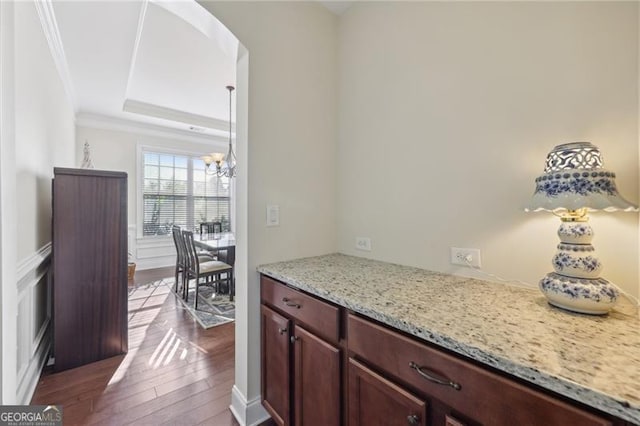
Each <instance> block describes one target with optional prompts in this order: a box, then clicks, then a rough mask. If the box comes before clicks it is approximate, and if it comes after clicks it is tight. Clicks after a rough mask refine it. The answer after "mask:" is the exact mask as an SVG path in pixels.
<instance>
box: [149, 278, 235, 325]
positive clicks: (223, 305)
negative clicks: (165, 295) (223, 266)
mask: <svg viewBox="0 0 640 426" xmlns="http://www.w3.org/2000/svg"><path fill="white" fill-rule="evenodd" d="M174 282H175V281H174V278H173V277H171V278H163V279H162V280H159V281H156V282H154V283H151V284H150V285H151V286H161V285H165V286H167V287H169V289H171V290H172V291H171V294H172V295H173V296H174V297H175V298H176V299H178V300H179V301H180V302H181V303H182V306H183V307H184V308H185V309H186V310H187V311H188V312H189V313H190V314H191V316H192V317H193V318H194V319H195V320H196V321H197V322H198V324H200V326H201V327H202V328H205V329H207V328H211V327H215V326H217V325H222V324H226V323H228V322H231V321H234V320H235V315H236V305H235V304H234V303H233V302H230V301H229V295H228V294H220V293H216V292H215V289H214V288H212V287H209V286H206V285H201V286H200V288H199V289H198V310H197V311H196V310H195V309H194V307H193V302H194V301H195V288H194V287H193V282H192V283H191V288H190V289H189V302H185V301H184V299H182V297H180V296H178V295H176V294H175V293H173V286H174Z"/></svg>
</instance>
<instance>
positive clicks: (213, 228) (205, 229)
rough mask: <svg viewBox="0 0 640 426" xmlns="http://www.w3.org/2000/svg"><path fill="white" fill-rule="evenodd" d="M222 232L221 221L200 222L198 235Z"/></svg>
mask: <svg viewBox="0 0 640 426" xmlns="http://www.w3.org/2000/svg"><path fill="white" fill-rule="evenodd" d="M219 233H222V222H202V223H201V224H200V235H202V234H219Z"/></svg>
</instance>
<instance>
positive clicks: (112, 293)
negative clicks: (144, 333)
mask: <svg viewBox="0 0 640 426" xmlns="http://www.w3.org/2000/svg"><path fill="white" fill-rule="evenodd" d="M53 334H54V356H55V370H56V371H62V370H66V369H69V368H74V367H78V366H80V365H84V364H88V363H90V362H94V361H98V360H101V359H104V358H108V357H112V356H115V355H119V354H123V353H126V352H127V349H128V348H127V347H128V339H127V174H126V173H123V172H112V171H102V170H93V169H68V168H55V169H54V179H53Z"/></svg>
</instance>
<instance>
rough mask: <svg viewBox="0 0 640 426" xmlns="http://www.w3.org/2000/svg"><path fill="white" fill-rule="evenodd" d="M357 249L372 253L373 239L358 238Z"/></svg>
mask: <svg viewBox="0 0 640 426" xmlns="http://www.w3.org/2000/svg"><path fill="white" fill-rule="evenodd" d="M356 248H357V249H358V250H364V251H371V238H369V237H356Z"/></svg>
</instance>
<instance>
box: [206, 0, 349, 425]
mask: <svg viewBox="0 0 640 426" xmlns="http://www.w3.org/2000/svg"><path fill="white" fill-rule="evenodd" d="M202 4H203V6H204V7H205V8H207V9H208V10H209V11H210V12H211V13H212V14H213V15H214V16H215V17H216V18H218V19H219V20H220V21H221V22H222V23H223V24H225V25H226V26H227V27H228V28H229V29H230V30H231V31H232V32H233V33H234V34H235V35H236V37H237V38H238V39H239V40H240V42H241V43H242V44H243V45H244V46H245V47H246V49H247V50H248V52H249V53H248V68H249V72H248V79H249V82H248V94H247V95H246V98H245V97H244V96H241V95H240V92H241V91H242V90H246V88H241V87H240V86H241V81H240V80H239V81H238V91H239V95H238V111H239V115H238V126H239V127H242V125H243V123H242V118H243V117H242V115H243V114H241V113H240V111H241V110H242V109H243V108H247V114H248V123H245V124H247V131H248V136H247V137H248V147H243V146H238V152H241V151H242V150H243V149H247V150H248V161H249V164H248V167H247V165H245V166H244V170H242V169H241V171H240V173H246V175H245V176H240V177H239V179H238V182H239V185H240V182H241V180H242V179H245V178H246V179H248V219H247V220H248V230H247V236H248V247H247V248H248V261H247V275H248V280H247V282H246V283H245V282H240V280H239V279H238V284H237V286H238V290H237V292H238V293H237V301H238V312H239V315H241V314H240V312H243V313H244V316H245V317H246V318H238V321H237V323H236V383H235V388H234V397H233V398H234V400H233V401H234V404H235V403H236V402H237V401H238V399H243V401H241V402H242V403H243V404H244V405H245V407H244V408H245V411H244V412H241V413H237V414H239V416H240V420H241V423H244V422H246V423H247V424H251V423H252V422H254V421H256V420H258V419H257V418H256V417H253V416H254V415H255V414H256V413H257V411H258V410H259V409H260V407H259V406H260V402H259V399H257V398H259V393H260V356H259V348H260V337H259V336H260V333H259V329H260V321H259V311H260V310H259V286H258V275H257V273H256V269H255V268H256V266H257V265H258V264H262V263H267V262H273V261H278V260H284V259H291V258H295V257H303V256H312V255H320V254H325V253H329V252H333V251H335V248H336V240H335V232H334V230H335V229H336V221H335V217H336V203H335V201H336V200H335V188H336V184H337V181H336V176H335V159H336V145H335V141H336V130H337V124H336V123H337V121H336V119H337V90H336V83H337V80H336V66H337V63H336V59H337V57H336V52H337V50H336V48H337V46H336V41H337V39H336V36H337V27H336V26H337V18H336V17H335V16H333V15H331V14H330V13H329V12H328V11H327V10H326V9H324V8H323V7H322V6H321V5H319V4H317V3H315V2H202ZM246 99H248V106H247V105H242V104H241V102H242V101H245V102H246ZM240 135H241V130H240V129H239V130H238V136H239V139H238V141H239V145H240V144H241V143H242V139H241V138H240ZM240 167H242V165H240ZM239 195H241V194H240V193H239ZM267 204H277V205H279V206H280V226H278V227H273V228H267V227H266V226H265V208H266V205H267ZM240 231H241V232H242V230H240ZM239 405H242V404H235V405H234V408H235V409H238V410H240V409H242V408H243V407H240V406H239ZM252 408H255V409H256V411H252Z"/></svg>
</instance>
